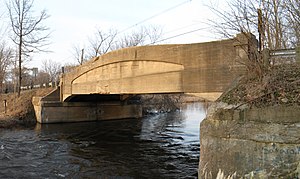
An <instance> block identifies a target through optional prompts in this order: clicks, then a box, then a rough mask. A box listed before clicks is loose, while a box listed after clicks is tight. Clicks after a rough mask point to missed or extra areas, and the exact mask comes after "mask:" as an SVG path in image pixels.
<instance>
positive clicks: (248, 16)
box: [209, 0, 300, 50]
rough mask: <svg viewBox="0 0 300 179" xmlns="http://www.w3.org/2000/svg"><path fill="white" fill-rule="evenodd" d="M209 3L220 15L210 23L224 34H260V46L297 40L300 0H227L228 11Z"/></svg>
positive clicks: (289, 44)
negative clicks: (217, 19)
mask: <svg viewBox="0 0 300 179" xmlns="http://www.w3.org/2000/svg"><path fill="white" fill-rule="evenodd" d="M209 7H210V9H211V10H212V11H213V12H214V13H215V14H216V15H217V16H218V17H219V19H221V20H220V21H216V20H215V19H214V20H211V21H210V24H211V25H212V26H213V27H214V29H215V30H216V31H217V33H219V34H222V35H223V36H225V37H232V36H233V35H235V34H236V33H240V32H243V33H252V34H255V35H257V36H259V35H261V38H262V39H261V40H262V41H261V43H262V44H261V46H262V48H269V49H271V50H274V49H282V48H290V47H295V46H296V45H297V44H299V42H300V28H299V27H300V0H230V1H228V7H229V9H228V10H227V11H223V10H220V9H217V8H215V7H214V6H213V5H209ZM259 31H260V32H259ZM259 33H260V34H259Z"/></svg>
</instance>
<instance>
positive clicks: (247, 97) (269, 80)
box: [219, 64, 300, 107]
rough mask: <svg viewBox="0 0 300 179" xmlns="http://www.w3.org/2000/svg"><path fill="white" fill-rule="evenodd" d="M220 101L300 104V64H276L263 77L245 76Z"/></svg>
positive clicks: (258, 105)
mask: <svg viewBox="0 0 300 179" xmlns="http://www.w3.org/2000/svg"><path fill="white" fill-rule="evenodd" d="M219 101H223V102H227V103H229V104H240V103H241V104H249V105H250V106H252V105H254V106H257V107H263V106H273V105H282V104H284V105H300V65H299V64H286V65H280V66H275V67H273V69H271V70H270V71H269V72H268V73H266V74H265V75H264V76H263V77H262V78H261V79H259V78H251V77H249V76H248V77H243V78H241V79H240V80H239V81H238V82H237V83H236V85H235V86H234V87H232V88H231V89H230V90H228V91H227V92H225V93H224V94H223V95H222V96H221V98H220V99H219Z"/></svg>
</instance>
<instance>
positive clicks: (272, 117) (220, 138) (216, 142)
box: [199, 103, 300, 179]
mask: <svg viewBox="0 0 300 179" xmlns="http://www.w3.org/2000/svg"><path fill="white" fill-rule="evenodd" d="M212 108H214V109H212ZM299 116H300V107H299V106H272V107H265V108H251V109H249V108H245V109H235V106H230V105H226V104H222V103H218V104H216V105H214V106H212V107H211V108H210V109H209V113H208V116H207V118H206V119H205V120H203V121H202V122H201V126H200V136H201V141H200V146H201V151H200V163H199V178H205V179H206V178H216V176H217V174H218V172H219V171H220V170H221V171H222V172H224V174H225V176H229V175H233V174H234V173H235V174H236V177H237V178H240V177H246V178H251V176H254V177H256V178H257V177H262V178H268V177H270V178H297V177H299V176H300V140H299V139H300V123H299Z"/></svg>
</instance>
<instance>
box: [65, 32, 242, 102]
mask: <svg viewBox="0 0 300 179" xmlns="http://www.w3.org/2000/svg"><path fill="white" fill-rule="evenodd" d="M247 45H248V39H247V38H244V37H243V35H241V34H240V35H238V36H237V38H234V39H227V40H222V41H215V42H206V43H198V44H179V45H156V46H142V47H131V48H126V49H121V50H117V51H112V52H109V53H107V54H104V55H102V56H100V57H97V58H94V59H92V60H90V61H89V62H87V63H86V64H84V65H82V66H80V67H78V68H76V69H74V70H73V71H72V72H70V73H67V74H64V75H63V77H62V79H61V95H62V96H61V98H62V99H61V101H67V100H68V97H70V96H71V95H76V94H149V93H150V94H151V93H211V92H223V91H224V89H225V88H226V87H227V86H228V85H229V84H230V83H231V81H232V80H233V79H234V78H235V77H237V76H239V75H240V74H241V73H242V72H244V70H245V68H244V66H243V65H242V64H241V63H240V61H241V58H242V59H243V58H246V57H247V55H246V52H245V48H244V47H245V46H246V47H247Z"/></svg>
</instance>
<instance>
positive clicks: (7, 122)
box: [0, 88, 53, 128]
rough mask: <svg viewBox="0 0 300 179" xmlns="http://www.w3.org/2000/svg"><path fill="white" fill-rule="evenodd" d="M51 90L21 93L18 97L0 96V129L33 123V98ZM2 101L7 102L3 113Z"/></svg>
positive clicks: (15, 95)
mask: <svg viewBox="0 0 300 179" xmlns="http://www.w3.org/2000/svg"><path fill="white" fill-rule="evenodd" d="M52 90H53V88H47V89H37V90H28V91H23V92H22V93H21V95H20V97H18V96H17V94H16V93H9V94H1V95H0V102H1V105H0V128H11V127H17V126H18V125H19V124H25V123H35V115H34V109H33V105H32V103H31V100H32V97H33V96H45V95H46V94H48V93H49V92H51V91H52ZM4 100H6V102H7V108H6V112H5V108H4Z"/></svg>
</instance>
